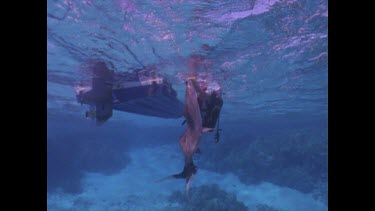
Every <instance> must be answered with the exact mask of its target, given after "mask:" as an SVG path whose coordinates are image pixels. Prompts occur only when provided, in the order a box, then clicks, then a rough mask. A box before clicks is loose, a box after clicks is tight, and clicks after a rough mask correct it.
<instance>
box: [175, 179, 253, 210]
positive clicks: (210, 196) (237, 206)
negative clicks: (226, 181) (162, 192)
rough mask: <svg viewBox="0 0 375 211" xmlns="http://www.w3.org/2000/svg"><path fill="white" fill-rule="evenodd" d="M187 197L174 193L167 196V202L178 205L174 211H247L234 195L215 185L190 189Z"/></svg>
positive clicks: (182, 193) (184, 194) (180, 193)
mask: <svg viewBox="0 0 375 211" xmlns="http://www.w3.org/2000/svg"><path fill="white" fill-rule="evenodd" d="M189 196H190V197H187V195H186V193H185V192H182V191H175V192H173V193H172V194H171V195H170V196H169V201H170V202H172V203H178V206H177V207H174V210H180V211H193V210H194V211H200V210H202V211H203V210H213V211H220V210H222V211H224V210H237V211H241V210H244V211H246V210H248V209H247V207H246V206H245V205H244V204H243V203H242V202H239V201H237V198H236V196H235V195H234V194H230V193H227V192H225V191H223V190H221V189H220V188H219V186H218V185H217V184H214V185H203V186H200V187H197V188H192V189H191V191H190V193H189Z"/></svg>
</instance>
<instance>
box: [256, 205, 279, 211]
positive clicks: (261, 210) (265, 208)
mask: <svg viewBox="0 0 375 211" xmlns="http://www.w3.org/2000/svg"><path fill="white" fill-rule="evenodd" d="M256 211H279V210H278V209H275V208H273V207H271V206H269V205H267V204H257V205H256Z"/></svg>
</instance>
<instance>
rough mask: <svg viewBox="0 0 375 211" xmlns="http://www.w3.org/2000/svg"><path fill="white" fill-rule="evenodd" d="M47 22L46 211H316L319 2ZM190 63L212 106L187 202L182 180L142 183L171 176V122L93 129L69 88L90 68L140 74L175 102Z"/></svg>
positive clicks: (158, 7) (109, 10)
mask: <svg viewBox="0 0 375 211" xmlns="http://www.w3.org/2000/svg"><path fill="white" fill-rule="evenodd" d="M47 14H48V15H47V52H48V53H47V79H48V80H47V94H48V100H47V111H48V119H47V120H48V135H47V137H48V140H47V143H48V158H47V161H48V169H47V170H48V181H47V182H48V193H47V206H48V210H199V209H202V210H241V209H242V208H243V207H242V205H244V206H245V207H246V209H249V210H291V211H294V210H327V148H328V146H327V142H328V137H327V133H328V129H327V106H328V105H327V104H328V103H327V101H328V99H327V97H328V65H327V59H328V49H327V45H328V37H327V36H328V34H327V33H328V29H327V24H328V8H327V1H313V0H301V1H298V0H286V1H283V0H269V1H267V0H254V1H251V0H250V1H249V0H246V1H245V0H238V1H208V0H207V1H202V0H200V1H198V0H196V1H193V0H191V1H188V0H169V1H167V0H139V1H138V0H115V1H89V0H87V1H70V0H64V1H60V0H56V1H54V0H48V1H47ZM203 44H206V45H205V46H209V47H207V48H202V45H203ZM192 54H200V55H204V57H205V68H204V69H201V70H200V73H201V76H202V77H203V76H207V78H209V79H208V80H210V81H215V82H217V84H219V85H220V87H221V88H222V91H223V93H224V95H223V100H224V106H223V108H222V112H221V117H220V126H221V127H222V134H221V140H220V142H219V143H214V141H213V136H214V134H211V133H205V134H203V137H202V140H201V143H200V149H201V151H202V154H201V155H197V156H195V158H194V159H195V163H196V165H197V166H198V169H199V170H198V173H197V175H196V176H195V178H194V180H193V183H192V189H191V195H192V196H191V197H192V199H191V201H190V202H187V201H186V200H185V198H184V195H183V194H184V185H185V182H184V181H183V180H169V181H165V182H162V183H155V182H154V180H157V179H160V178H162V177H165V176H167V175H170V174H174V173H177V172H180V171H181V170H182V167H183V162H184V161H183V154H182V153H181V150H180V148H179V145H178V139H179V137H180V135H181V134H182V133H183V132H184V129H185V126H181V123H182V121H183V118H179V119H161V118H156V117H148V116H142V115H136V114H130V113H124V112H118V111H114V113H113V116H112V117H111V118H110V119H109V120H108V121H107V122H106V123H105V124H104V125H102V126H96V125H95V123H94V122H93V121H90V120H87V119H86V118H85V115H84V112H85V111H86V110H87V108H88V106H86V105H81V104H80V103H78V102H77V100H76V96H75V89H74V87H75V85H76V84H77V83H78V82H81V81H89V80H90V75H89V74H88V72H87V68H88V66H89V64H90V61H92V60H101V61H104V62H105V63H106V64H107V65H108V66H109V67H111V68H112V69H113V70H115V72H132V71H133V70H134V69H137V68H143V67H146V66H153V67H154V68H155V69H156V71H157V72H158V73H159V74H161V75H163V76H165V77H166V78H167V79H168V80H169V81H170V82H171V83H172V86H173V88H174V89H175V90H176V91H177V94H178V96H177V97H178V98H179V99H180V100H181V101H182V102H184V94H185V82H184V81H185V75H184V74H185V73H186V72H187V70H188V60H189V57H190V56H191V55H192ZM233 195H234V197H235V198H233V197H232V196H233ZM215 198H216V199H219V200H216V201H215V200H213V199H215ZM219 201H221V203H219ZM241 203H242V205H241ZM229 205H238V206H237V207H230V206H229ZM219 207H221V208H222V209H219Z"/></svg>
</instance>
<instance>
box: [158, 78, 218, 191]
mask: <svg viewBox="0 0 375 211" xmlns="http://www.w3.org/2000/svg"><path fill="white" fill-rule="evenodd" d="M196 87H197V86H196V81H195V79H194V78H189V79H188V80H187V82H186V91H185V105H184V108H183V114H184V116H185V119H186V125H187V126H186V130H185V132H184V133H183V134H182V136H181V137H180V139H179V145H180V147H181V150H182V152H183V154H184V157H185V164H184V168H183V170H182V172H181V173H178V174H173V175H171V176H168V177H166V178H163V179H160V180H158V181H163V180H165V179H169V178H175V179H185V181H186V185H185V190H186V192H187V193H188V192H189V188H190V184H191V181H192V179H193V177H194V175H195V174H196V173H197V167H196V166H195V165H194V162H193V155H194V153H199V152H200V150H199V148H198V144H199V141H200V139H201V136H202V133H203V132H206V131H210V130H212V129H213V128H203V126H202V117H201V113H200V107H199V103H198V93H197V90H196ZM158 181H157V182H158Z"/></svg>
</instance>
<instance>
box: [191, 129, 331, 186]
mask: <svg viewBox="0 0 375 211" xmlns="http://www.w3.org/2000/svg"><path fill="white" fill-rule="evenodd" d="M247 134H248V132H242V134H237V133H232V132H231V133H230V135H228V134H225V135H224V134H223V138H222V141H221V142H220V143H219V144H213V143H208V142H205V141H203V143H202V146H201V149H202V152H203V153H202V158H201V159H199V163H197V165H198V166H200V167H201V168H206V169H209V170H213V171H217V172H221V173H226V172H232V173H234V174H236V175H238V176H239V178H240V180H241V181H242V182H244V183H246V184H256V183H258V182H261V181H268V182H272V183H274V184H277V185H281V186H287V187H290V188H294V189H296V190H299V191H301V192H304V193H311V192H312V191H313V190H314V189H316V188H317V187H316V184H321V183H324V182H326V181H327V174H328V173H327V169H328V167H327V165H328V164H327V160H328V156H327V151H328V150H327V148H328V144H327V136H326V132H324V131H320V132H319V131H318V132H317V131H316V129H307V128H304V129H288V130H279V131H276V130H274V131H273V133H270V134H262V135H257V136H255V135H254V134H253V135H252V136H250V135H247ZM204 142H205V143H204ZM205 152H209V153H205Z"/></svg>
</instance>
